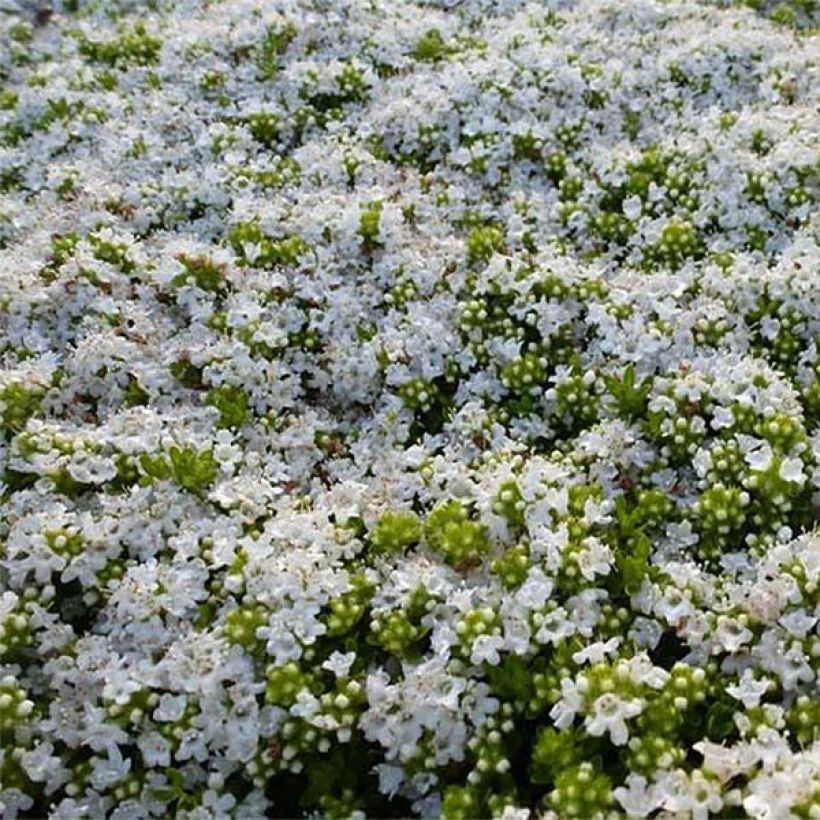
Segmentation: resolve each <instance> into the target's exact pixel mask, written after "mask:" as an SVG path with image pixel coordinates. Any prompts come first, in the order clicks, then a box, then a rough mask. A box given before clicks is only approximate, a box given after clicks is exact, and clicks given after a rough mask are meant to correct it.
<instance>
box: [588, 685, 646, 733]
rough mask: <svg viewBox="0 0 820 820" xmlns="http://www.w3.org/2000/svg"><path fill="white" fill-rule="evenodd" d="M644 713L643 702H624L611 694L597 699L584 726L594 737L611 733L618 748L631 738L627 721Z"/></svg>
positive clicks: (633, 700)
mask: <svg viewBox="0 0 820 820" xmlns="http://www.w3.org/2000/svg"><path fill="white" fill-rule="evenodd" d="M642 711H643V706H642V704H641V701H640V700H638V699H636V698H633V699H632V700H624V699H623V698H620V697H618V695H615V694H612V693H610V692H608V693H606V694H604V695H601V696H600V697H598V698H596V700H595V701H594V703H593V704H592V708H591V710H590V713H589V714H588V715H587V717H586V719H585V720H584V726H586V729H587V731H588V732H589V733H590V734H591V735H592V736H593V737H600V736H601V735H603V734H605V733H606V732H609V736H610V739H611V740H612V742H613V743H614V744H615V745H616V746H623V745H624V744H625V743H626V741H627V739H628V738H629V730H628V729H627V726H626V721H627V720H629V719H630V718H633V717H635V716H636V715H639V714H640V713H641V712H642Z"/></svg>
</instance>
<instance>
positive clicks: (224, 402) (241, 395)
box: [205, 384, 251, 428]
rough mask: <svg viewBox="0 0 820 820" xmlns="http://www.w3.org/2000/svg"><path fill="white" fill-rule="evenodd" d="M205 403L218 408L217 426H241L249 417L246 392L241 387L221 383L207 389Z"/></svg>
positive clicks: (248, 403)
mask: <svg viewBox="0 0 820 820" xmlns="http://www.w3.org/2000/svg"><path fill="white" fill-rule="evenodd" d="M205 403H206V404H209V405H211V406H212V407H216V409H217V410H219V426H220V427H223V428H236V427H242V426H243V425H244V424H246V423H247V422H248V420H249V419H250V417H251V409H250V400H249V398H248V394H247V393H246V392H245V391H244V390H243V389H242V388H241V387H235V386H234V385H230V384H223V385H221V386H219V387H214V388H212V389H211V390H209V391H208V395H207V396H206V398H205Z"/></svg>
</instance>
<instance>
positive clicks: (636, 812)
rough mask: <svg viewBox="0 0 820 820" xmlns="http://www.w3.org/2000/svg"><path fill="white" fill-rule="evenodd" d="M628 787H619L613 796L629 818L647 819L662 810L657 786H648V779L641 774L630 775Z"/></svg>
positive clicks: (627, 780) (614, 790)
mask: <svg viewBox="0 0 820 820" xmlns="http://www.w3.org/2000/svg"><path fill="white" fill-rule="evenodd" d="M625 782H626V787H624V786H618V788H616V789H613V791H612V794H613V796H614V797H615V799H616V800H617V801H618V802H619V803H620V804H621V807H622V808H623V810H624V811H625V812H626V813H627V815H628V816H629V817H647V816H648V815H650V814H651V813H652V812H653V811H655V810H656V809H658V808H660V805H661V797H660V795H659V792H658V788H657V786H655V785H654V784H653V785H649V786H648V785H647V781H646V778H645V777H643V776H642V775H639V774H628V775H627V777H626V781H625Z"/></svg>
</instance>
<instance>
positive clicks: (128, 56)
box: [78, 22, 162, 69]
mask: <svg viewBox="0 0 820 820" xmlns="http://www.w3.org/2000/svg"><path fill="white" fill-rule="evenodd" d="M161 49H162V40H160V39H159V38H158V37H155V36H153V35H151V34H149V33H148V31H147V29H146V28H145V24H144V23H141V22H138V23H136V25H134V26H133V27H132V28H124V29H123V30H122V31H121V32H120V35H119V36H118V37H115V38H113V39H111V40H90V39H87V38H86V37H82V38H81V39H80V42H79V48H78V50H79V52H80V54H81V55H82V56H83V57H85V59H86V60H88V61H89V62H91V63H99V64H101V65H107V66H110V67H112V68H120V69H123V68H129V67H132V66H152V65H156V64H157V63H158V62H159V53H160V50H161Z"/></svg>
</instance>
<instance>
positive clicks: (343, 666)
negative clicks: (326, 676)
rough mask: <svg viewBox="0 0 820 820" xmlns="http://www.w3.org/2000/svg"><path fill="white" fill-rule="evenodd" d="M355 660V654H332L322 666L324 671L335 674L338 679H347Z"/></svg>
mask: <svg viewBox="0 0 820 820" xmlns="http://www.w3.org/2000/svg"><path fill="white" fill-rule="evenodd" d="M355 660H356V653H355V652H344V653H342V652H332V653H331V655H330V657H329V658H328V659H327V660H326V661H325V662H324V663H323V664H322V669H327V670H328V671H329V672H333V674H334V675H335V676H336V677H337V678H346V677H347V675H348V672H349V671H350V667H351V666H353V663H354V661H355Z"/></svg>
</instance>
